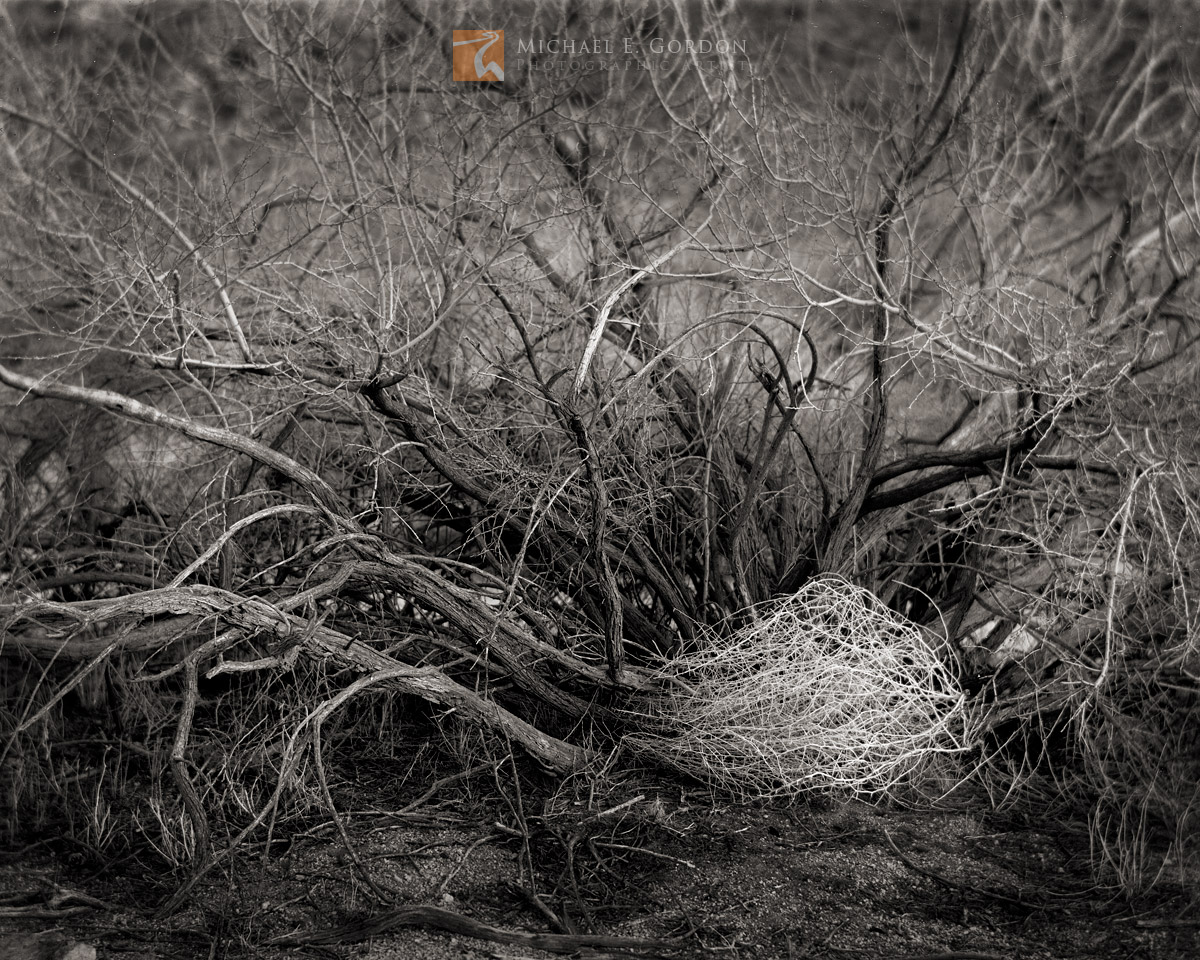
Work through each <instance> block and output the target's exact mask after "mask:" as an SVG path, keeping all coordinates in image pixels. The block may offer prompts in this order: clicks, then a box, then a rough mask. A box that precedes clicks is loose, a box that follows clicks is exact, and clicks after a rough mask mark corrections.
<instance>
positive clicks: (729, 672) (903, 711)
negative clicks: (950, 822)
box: [630, 577, 964, 797]
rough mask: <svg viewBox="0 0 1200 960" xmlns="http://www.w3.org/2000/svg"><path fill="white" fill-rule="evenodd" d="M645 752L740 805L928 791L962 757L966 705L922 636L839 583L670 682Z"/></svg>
mask: <svg viewBox="0 0 1200 960" xmlns="http://www.w3.org/2000/svg"><path fill="white" fill-rule="evenodd" d="M659 679H660V680H661V681H662V684H661V690H662V692H661V693H659V694H657V695H656V696H655V697H654V698H652V699H650V700H648V701H646V702H644V703H643V704H642V705H641V707H640V708H639V710H638V722H639V726H640V728H641V732H640V733H639V734H637V735H635V736H634V737H632V738H631V740H630V745H631V746H632V747H633V748H634V749H635V750H637V751H639V752H641V753H644V754H649V755H650V756H652V757H654V758H656V759H657V760H659V761H661V762H663V763H665V764H667V765H668V766H671V767H674V768H676V769H677V770H680V771H682V772H684V773H687V774H691V775H693V776H696V777H699V778H701V779H703V780H705V781H707V782H709V783H710V784H712V785H713V786H714V787H716V788H717V789H719V790H722V791H726V792H729V793H731V794H734V795H736V796H739V797H751V796H752V797H795V796H800V795H805V794H825V793H847V792H849V793H856V794H867V795H873V796H880V795H886V794H891V795H894V794H896V793H897V792H898V791H900V790H902V789H906V788H911V787H919V786H920V785H921V783H922V781H923V780H924V778H925V776H926V775H927V774H928V773H929V772H930V769H931V768H930V765H931V762H932V761H934V760H935V759H937V758H939V757H944V756H945V755H946V754H948V753H953V752H957V751H959V750H961V749H962V730H963V720H964V697H963V695H962V693H961V692H960V691H959V689H958V685H957V684H956V682H955V680H954V677H953V675H952V673H951V672H950V670H949V669H947V667H946V666H945V665H944V664H943V662H942V660H941V659H940V658H939V656H938V654H937V651H936V650H935V649H934V648H933V647H932V646H931V645H930V643H929V642H928V641H927V640H926V638H925V636H924V635H923V634H922V632H921V630H920V629H919V628H918V627H917V626H916V625H915V624H913V623H911V622H909V621H907V620H905V619H904V618H903V617H901V616H899V615H898V614H896V613H894V612H892V611H891V610H888V609H887V608H886V607H884V606H883V604H881V603H880V602H879V601H878V600H877V599H876V598H875V597H874V596H873V595H872V594H871V593H869V592H868V591H866V590H863V589H860V588H859V587H856V586H853V585H852V584H849V583H847V582H845V581H844V580H841V579H837V578H832V577H826V578H821V579H818V580H814V581H812V582H810V583H808V584H807V585H806V586H805V587H804V588H803V589H801V590H800V591H799V592H798V593H796V594H795V595H794V596H791V597H787V598H785V599H783V600H780V601H776V602H775V603H773V604H771V605H769V606H764V607H760V608H759V610H758V616H757V617H756V618H755V619H754V620H753V621H752V622H750V623H749V624H747V625H746V626H745V627H743V628H742V629H740V630H739V631H738V632H737V633H735V634H734V635H733V636H732V637H727V638H721V637H717V636H709V637H707V638H705V639H702V640H701V642H700V643H699V644H698V645H697V647H696V648H695V649H693V650H691V651H689V652H685V653H684V654H683V655H681V656H680V657H678V658H677V659H675V660H673V661H672V662H671V663H669V664H668V665H667V666H666V667H664V668H663V669H662V670H661V671H660V675H659Z"/></svg>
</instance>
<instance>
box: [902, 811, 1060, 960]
mask: <svg viewBox="0 0 1200 960" xmlns="http://www.w3.org/2000/svg"><path fill="white" fill-rule="evenodd" d="M883 835H884V836H885V837H886V838H887V842H888V846H889V847H891V848H892V853H894V854H895V855H896V856H897V857H898V858H899V859H900V862H901V863H903V864H904V865H905V866H906V867H908V869H910V870H912V871H913V872H914V873H919V874H921V876H923V877H928V878H929V879H930V880H935V881H937V882H938V883H940V884H942V885H943V886H946V887H949V888H950V889H951V890H965V891H967V892H968V893H975V894H978V895H979V896H981V897H987V898H988V899H990V900H1002V901H1003V902H1005V903H1011V904H1013V905H1014V906H1017V907H1024V908H1025V909H1026V910H1036V911H1045V910H1049V909H1051V908H1050V906H1049V905H1048V904H1044V903H1038V904H1034V903H1026V902H1025V901H1024V900H1019V899H1017V898H1016V897H1010V896H1008V895H1006V894H1003V893H998V892H997V891H995V890H984V889H982V888H980V887H973V886H971V885H970V884H969V883H959V882H958V881H957V880H950V879H948V878H946V877H943V876H942V875H941V874H938V873H934V872H933V871H932V870H927V869H925V868H924V867H922V866H919V865H918V864H915V863H913V862H912V861H911V860H910V859H908V857H906V856H905V855H904V854H903V853H901V852H900V848H899V847H897V846H896V843H895V841H894V840H892V835H891V834H890V833H888V832H887V830H886V829H885V830H884V831H883ZM956 956H960V955H959V954H956ZM905 960H916V958H905Z"/></svg>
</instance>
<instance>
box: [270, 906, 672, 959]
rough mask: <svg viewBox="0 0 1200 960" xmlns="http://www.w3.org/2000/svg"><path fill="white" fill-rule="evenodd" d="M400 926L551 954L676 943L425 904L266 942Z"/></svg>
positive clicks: (292, 942) (368, 933) (365, 935)
mask: <svg viewBox="0 0 1200 960" xmlns="http://www.w3.org/2000/svg"><path fill="white" fill-rule="evenodd" d="M404 926H422V927H433V928H435V929H438V930H445V931H446V932H447V933H453V934H457V935H458V936H462V937H474V938H475V939H477V940H490V941H492V942H494V943H512V944H517V945H519V946H523V947H531V948H533V949H536V950H548V951H550V952H551V953H577V952H579V951H581V950H587V949H605V948H614V949H623V950H638V951H643V952H646V951H654V952H661V951H664V950H670V949H673V948H674V947H675V946H676V945H675V944H674V943H673V942H672V941H669V940H645V939H642V938H640V937H611V936H605V935H603V934H589V933H525V932H524V931H519V930H506V929H503V928H501V927H493V926H491V925H490V924H486V923H481V922H480V921H478V920H473V919H471V918H470V917H465V916H463V915H462V914H461V913H455V912H454V911H452V910H443V909H442V908H441V907H432V906H427V905H425V904H416V905H413V906H406V907H397V908H396V909H395V910H389V911H387V912H386V913H381V914H379V915H378V916H375V917H371V918H370V919H368V920H364V921H360V922H358V923H348V924H343V925H342V926H340V927H334V928H332V929H329V930H324V931H320V932H317V933H309V934H298V935H292V936H287V937H276V938H275V939H273V940H271V941H269V942H270V943H272V944H277V945H280V946H299V945H304V944H310V945H316V944H330V945H332V944H340V943H358V942H359V941H362V940H366V939H369V938H371V937H378V936H381V935H382V934H385V933H388V932H390V931H392V930H394V929H395V928H397V927H404Z"/></svg>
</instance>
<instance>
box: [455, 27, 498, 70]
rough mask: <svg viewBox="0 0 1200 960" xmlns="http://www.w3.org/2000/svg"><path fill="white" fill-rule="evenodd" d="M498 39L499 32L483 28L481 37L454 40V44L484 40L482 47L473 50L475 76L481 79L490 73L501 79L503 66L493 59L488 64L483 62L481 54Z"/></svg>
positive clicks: (459, 45)
mask: <svg viewBox="0 0 1200 960" xmlns="http://www.w3.org/2000/svg"><path fill="white" fill-rule="evenodd" d="M499 39H500V34H498V33H497V32H496V31H495V30H484V31H483V36H482V37H476V38H475V39H474V40H455V41H454V45H455V46H456V47H462V46H465V45H466V44H469V43H483V41H484V40H486V41H487V43H484V44H483V46H482V47H480V48H479V49H478V50H476V51H475V76H476V77H478V78H479V79H480V80H482V79H483V78H484V77H485V76H487V75H488V74H489V73H491V74H492V75H493V76H495V78H496V79H497V80H503V79H504V68H503V67H502V66H500V64H498V63H497V62H496V61H495V60H493V61H492V62H491V63H488V64H485V63H484V62H483V55H484V54H485V53H487V50H488V47H490V46H491V45H492V44H493V43H495V42H496V41H497V40H499Z"/></svg>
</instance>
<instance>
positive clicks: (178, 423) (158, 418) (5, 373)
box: [0, 364, 358, 530]
mask: <svg viewBox="0 0 1200 960" xmlns="http://www.w3.org/2000/svg"><path fill="white" fill-rule="evenodd" d="M0 383H3V384H5V385H6V386H9V387H12V388H13V389H14V390H21V391H23V392H25V393H29V394H33V395H34V396H37V397H47V398H49V399H53V400H70V401H71V402H72V403H82V404H86V405H87V406H89V407H94V408H96V409H98V410H106V411H108V412H109V413H115V414H117V415H118V416H122V417H128V418H129V419H130V420H136V421H137V422H139V423H145V424H149V425H151V426H155V427H166V428H167V429H169V430H176V431H178V432H179V433H182V434H184V435H185V436H188V437H191V438H192V439H194V440H203V441H204V442H205V443H212V444H216V445H217V446H219V447H225V448H226V449H227V450H233V451H235V452H237V453H242V454H245V455H246V456H248V457H251V458H253V459H255V460H257V461H258V462H259V463H261V464H263V465H264V466H267V467H270V468H271V469H273V470H277V471H278V472H279V473H281V474H283V475H284V476H285V477H287V478H288V479H289V480H291V481H293V482H295V483H296V484H298V485H299V486H300V487H301V488H302V489H303V490H304V491H305V492H306V493H308V495H309V496H311V497H312V498H313V499H314V500H315V501H316V502H317V503H318V504H319V505H320V506H321V508H322V509H323V510H324V511H325V512H326V513H327V514H328V516H329V518H330V519H331V520H333V521H334V522H336V523H340V524H342V525H343V526H346V527H349V528H350V529H352V530H358V524H356V523H355V522H354V521H353V520H352V519H350V517H349V516H347V514H346V511H345V508H344V507H343V506H342V503H341V500H340V499H339V497H338V495H337V494H336V493H335V492H334V490H333V488H332V487H331V486H329V484H328V483H326V482H325V481H324V480H323V479H322V478H321V476H320V475H319V474H317V473H316V472H315V471H313V470H310V469H309V468H308V467H306V466H304V465H303V464H300V463H297V462H296V461H295V460H293V459H292V458H291V457H289V456H287V455H285V454H282V453H280V452H279V451H277V450H272V449H271V448H270V447H269V446H267V445H266V444H265V443H260V442H259V441H257V440H252V439H251V438H250V437H244V436H242V435H241V434H240V433H235V432H234V431H232V430H227V429H225V428H224V427H211V426H209V425H208V424H205V423H197V422H196V421H194V420H188V419H185V418H184V417H178V416H176V415H175V414H173V413H164V412H163V411H162V410H159V409H158V408H157V407H152V406H150V405H149V404H146V403H142V402H141V401H140V400H134V399H133V398H132V397H127V396H125V395H124V394H122V393H115V392H114V391H112V390H97V389H95V388H93V387H75V386H70V385H68V384H65V383H53V382H51V381H48V380H44V379H38V378H35V377H27V376H25V375H24V374H20V373H17V372H16V371H15V370H12V369H10V368H8V367H6V366H5V365H4V364H0Z"/></svg>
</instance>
